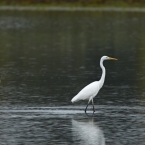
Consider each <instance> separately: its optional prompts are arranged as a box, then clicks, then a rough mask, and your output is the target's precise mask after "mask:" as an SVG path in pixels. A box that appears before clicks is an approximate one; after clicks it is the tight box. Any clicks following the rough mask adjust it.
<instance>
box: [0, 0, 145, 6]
mask: <svg viewBox="0 0 145 145" xmlns="http://www.w3.org/2000/svg"><path fill="white" fill-rule="evenodd" d="M0 5H22V6H27V5H45V6H53V5H54V6H121V7H125V6H140V7H144V6H145V0H1V1H0Z"/></svg>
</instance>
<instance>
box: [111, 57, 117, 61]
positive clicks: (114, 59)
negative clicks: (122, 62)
mask: <svg viewBox="0 0 145 145" xmlns="http://www.w3.org/2000/svg"><path fill="white" fill-rule="evenodd" d="M109 60H118V59H117V58H112V57H109Z"/></svg>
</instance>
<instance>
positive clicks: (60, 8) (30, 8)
mask: <svg viewBox="0 0 145 145" xmlns="http://www.w3.org/2000/svg"><path fill="white" fill-rule="evenodd" d="M5 10H10V11H106V12H112V11H113V12H145V8H140V7H112V6H110V7H107V6H104V7H103V6H102V7H81V6H79V7H68V6H66V7H65V6H0V11H5Z"/></svg>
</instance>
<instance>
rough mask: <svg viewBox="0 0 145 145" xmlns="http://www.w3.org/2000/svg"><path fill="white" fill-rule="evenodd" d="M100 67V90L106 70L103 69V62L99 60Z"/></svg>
mask: <svg viewBox="0 0 145 145" xmlns="http://www.w3.org/2000/svg"><path fill="white" fill-rule="evenodd" d="M100 67H101V68H102V76H101V79H100V80H99V82H100V88H102V86H103V84H104V81H105V75H106V70H105V67H104V66H103V60H102V59H101V60H100Z"/></svg>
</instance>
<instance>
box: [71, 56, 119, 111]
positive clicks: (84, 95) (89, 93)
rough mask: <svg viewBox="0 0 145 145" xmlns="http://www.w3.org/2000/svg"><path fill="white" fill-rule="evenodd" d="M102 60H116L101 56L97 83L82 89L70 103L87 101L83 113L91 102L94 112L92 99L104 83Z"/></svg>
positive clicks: (104, 71)
mask: <svg viewBox="0 0 145 145" xmlns="http://www.w3.org/2000/svg"><path fill="white" fill-rule="evenodd" d="M104 60H117V59H116V58H112V57H108V56H102V57H101V59H100V67H101V68H102V76H101V79H100V80H99V81H95V82H92V83H91V84H89V85H87V86H86V87H84V88H83V89H82V90H81V91H80V92H79V93H78V94H77V95H76V96H75V97H73V98H72V100H71V102H72V103H74V102H77V101H79V100H89V101H88V104H87V106H86V109H85V113H86V111H87V107H88V105H89V103H90V101H92V105H93V113H94V112H95V108H94V102H93V98H94V97H95V96H96V95H97V94H98V92H99V90H100V89H101V88H102V86H103V84H104V81H105V75H106V70H105V67H104V66H103V61H104Z"/></svg>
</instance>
